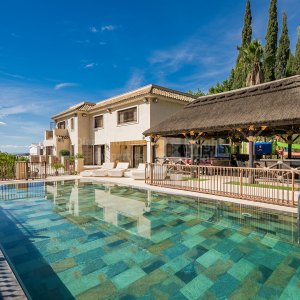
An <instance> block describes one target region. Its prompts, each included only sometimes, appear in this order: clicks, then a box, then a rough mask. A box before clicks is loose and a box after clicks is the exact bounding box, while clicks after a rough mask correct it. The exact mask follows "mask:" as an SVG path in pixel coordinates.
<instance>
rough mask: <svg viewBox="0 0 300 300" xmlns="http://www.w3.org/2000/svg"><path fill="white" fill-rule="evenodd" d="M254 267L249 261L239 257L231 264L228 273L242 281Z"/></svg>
mask: <svg viewBox="0 0 300 300" xmlns="http://www.w3.org/2000/svg"><path fill="white" fill-rule="evenodd" d="M254 268H255V266H254V265H253V264H252V263H251V262H249V261H247V260H246V259H241V260H239V261H238V262H237V263H236V264H234V265H233V266H232V268H231V269H230V270H229V271H228V274H230V275H232V276H233V277H235V278H236V279H238V280H240V281H242V280H243V279H244V278H245V277H246V276H247V275H248V274H249V273H250V272H251V271H252V270H253V269H254Z"/></svg>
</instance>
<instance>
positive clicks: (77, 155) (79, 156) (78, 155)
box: [75, 153, 84, 159]
mask: <svg viewBox="0 0 300 300" xmlns="http://www.w3.org/2000/svg"><path fill="white" fill-rule="evenodd" d="M78 158H84V156H83V154H81V153H77V154H76V155H75V159H78Z"/></svg>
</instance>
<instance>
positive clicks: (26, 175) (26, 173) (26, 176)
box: [25, 161, 31, 180]
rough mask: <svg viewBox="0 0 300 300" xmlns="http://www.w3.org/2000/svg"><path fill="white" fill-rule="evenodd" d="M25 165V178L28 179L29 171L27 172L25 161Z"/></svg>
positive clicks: (27, 163)
mask: <svg viewBox="0 0 300 300" xmlns="http://www.w3.org/2000/svg"><path fill="white" fill-rule="evenodd" d="M25 165H26V166H25V178H26V180H28V177H29V176H28V175H29V174H28V173H29V172H28V165H29V162H28V161H26V162H25ZM30 171H31V170H30Z"/></svg>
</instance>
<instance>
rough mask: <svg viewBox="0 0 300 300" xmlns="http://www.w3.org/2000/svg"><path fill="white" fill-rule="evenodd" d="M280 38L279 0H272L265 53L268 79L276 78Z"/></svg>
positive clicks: (265, 73) (266, 77)
mask: <svg viewBox="0 0 300 300" xmlns="http://www.w3.org/2000/svg"><path fill="white" fill-rule="evenodd" d="M277 39H278V21H277V0H271V3H270V8H269V22H268V30H267V34H266V46H265V51H264V52H265V53H264V75H265V80H266V81H272V80H274V79H275V64H276V50H277Z"/></svg>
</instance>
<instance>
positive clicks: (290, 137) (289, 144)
mask: <svg viewBox="0 0 300 300" xmlns="http://www.w3.org/2000/svg"><path fill="white" fill-rule="evenodd" d="M287 144H288V159H292V145H293V136H292V135H288V136H287Z"/></svg>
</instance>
